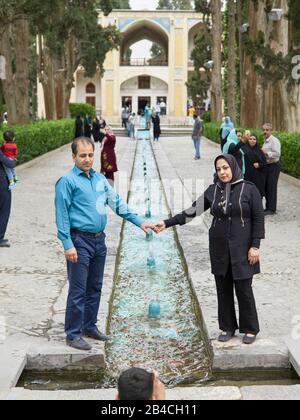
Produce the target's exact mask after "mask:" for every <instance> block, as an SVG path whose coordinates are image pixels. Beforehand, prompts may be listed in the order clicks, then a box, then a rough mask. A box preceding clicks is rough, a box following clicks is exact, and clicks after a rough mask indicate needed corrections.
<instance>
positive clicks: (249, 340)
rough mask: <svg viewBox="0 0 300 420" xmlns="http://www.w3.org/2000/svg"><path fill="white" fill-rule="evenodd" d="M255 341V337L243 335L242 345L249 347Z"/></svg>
mask: <svg viewBox="0 0 300 420" xmlns="http://www.w3.org/2000/svg"><path fill="white" fill-rule="evenodd" d="M255 341H256V335H248V334H245V335H244V338H243V343H244V344H247V345H250V344H253V343H255Z"/></svg>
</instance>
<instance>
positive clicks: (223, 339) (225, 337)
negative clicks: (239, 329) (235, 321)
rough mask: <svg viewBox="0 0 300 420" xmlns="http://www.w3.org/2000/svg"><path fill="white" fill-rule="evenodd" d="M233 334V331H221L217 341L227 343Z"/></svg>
mask: <svg viewBox="0 0 300 420" xmlns="http://www.w3.org/2000/svg"><path fill="white" fill-rule="evenodd" d="M234 336H235V332H222V334H221V335H219V338H218V341H219V342H220V343H227V342H228V341H230V340H232V339H233V337H234Z"/></svg>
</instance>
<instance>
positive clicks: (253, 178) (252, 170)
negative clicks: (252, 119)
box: [243, 134, 267, 197]
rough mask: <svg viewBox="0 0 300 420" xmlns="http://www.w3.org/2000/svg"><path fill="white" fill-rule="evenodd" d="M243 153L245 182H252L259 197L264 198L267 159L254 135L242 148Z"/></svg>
mask: <svg viewBox="0 0 300 420" xmlns="http://www.w3.org/2000/svg"><path fill="white" fill-rule="evenodd" d="M243 151H244V153H245V162H246V173H245V180H246V181H249V182H253V184H255V185H256V187H257V188H258V190H259V192H260V195H261V197H264V196H265V195H266V171H267V159H266V156H265V154H264V153H263V151H262V150H261V148H260V146H259V144H258V142H257V137H256V135H255V134H251V135H250V139H249V141H248V142H247V143H246V144H245V146H244V147H243Z"/></svg>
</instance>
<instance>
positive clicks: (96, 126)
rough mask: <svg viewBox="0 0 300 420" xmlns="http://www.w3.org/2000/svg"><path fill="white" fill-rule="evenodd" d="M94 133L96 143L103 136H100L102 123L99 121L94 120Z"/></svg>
mask: <svg viewBox="0 0 300 420" xmlns="http://www.w3.org/2000/svg"><path fill="white" fill-rule="evenodd" d="M92 134H93V137H94V141H95V142H96V143H99V142H100V141H101V136H100V123H99V122H98V121H94V122H93V129H92Z"/></svg>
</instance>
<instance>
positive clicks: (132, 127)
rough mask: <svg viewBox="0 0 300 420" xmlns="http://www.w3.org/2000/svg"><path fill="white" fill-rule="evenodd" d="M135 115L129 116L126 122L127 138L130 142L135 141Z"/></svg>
mask: <svg viewBox="0 0 300 420" xmlns="http://www.w3.org/2000/svg"><path fill="white" fill-rule="evenodd" d="M136 122H137V121H136V114H135V113H133V114H131V115H130V117H129V120H128V130H129V137H130V139H131V140H135V126H136Z"/></svg>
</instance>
